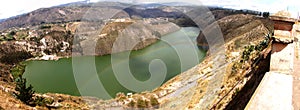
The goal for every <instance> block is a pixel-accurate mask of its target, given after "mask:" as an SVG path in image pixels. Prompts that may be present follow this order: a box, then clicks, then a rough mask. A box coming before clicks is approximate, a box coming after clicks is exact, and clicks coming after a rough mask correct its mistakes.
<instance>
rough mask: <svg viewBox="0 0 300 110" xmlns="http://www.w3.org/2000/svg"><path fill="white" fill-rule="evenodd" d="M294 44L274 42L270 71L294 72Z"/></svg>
mask: <svg viewBox="0 0 300 110" xmlns="http://www.w3.org/2000/svg"><path fill="white" fill-rule="evenodd" d="M293 63H294V44H293V43H291V44H282V43H274V44H273V48H272V55H271V62H270V71H273V72H277V73H285V74H291V73H293Z"/></svg>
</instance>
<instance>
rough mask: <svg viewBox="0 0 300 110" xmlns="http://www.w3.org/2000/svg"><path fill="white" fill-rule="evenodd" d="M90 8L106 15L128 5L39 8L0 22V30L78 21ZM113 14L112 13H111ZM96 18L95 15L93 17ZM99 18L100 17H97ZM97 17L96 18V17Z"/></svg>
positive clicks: (88, 4) (68, 5)
mask: <svg viewBox="0 0 300 110" xmlns="http://www.w3.org/2000/svg"><path fill="white" fill-rule="evenodd" d="M91 7H97V11H99V12H105V13H106V14H111V13H109V12H110V11H112V10H120V11H121V10H122V9H123V8H125V7H128V4H125V3H117V2H101V3H94V4H90V3H86V2H74V3H69V4H63V5H59V6H54V7H50V8H41V9H37V10H35V11H32V12H29V13H25V14H22V15H18V16H15V17H11V18H8V19H5V20H3V21H2V22H0V30H3V29H6V28H11V27H24V26H31V25H38V24H44V23H64V22H71V21H80V20H82V18H83V16H84V15H85V14H86V12H87V11H88V10H89V9H91ZM112 13H113V12H112ZM93 16H96V15H93ZM98 16H99V17H101V16H100V15H98ZM98 16H97V17H98Z"/></svg>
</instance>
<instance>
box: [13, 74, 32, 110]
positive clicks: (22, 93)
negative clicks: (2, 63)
mask: <svg viewBox="0 0 300 110" xmlns="http://www.w3.org/2000/svg"><path fill="white" fill-rule="evenodd" d="M15 90H16V91H18V92H19V93H15V95H16V96H17V98H18V99H20V100H21V101H22V102H24V103H26V104H28V105H29V104H30V102H31V101H32V100H33V99H32V97H33V94H34V92H35V91H34V90H33V87H32V85H29V87H27V86H26V79H25V78H23V77H22V76H19V78H18V79H17V84H16V88H15Z"/></svg>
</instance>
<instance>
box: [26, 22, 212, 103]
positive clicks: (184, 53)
mask: <svg viewBox="0 0 300 110" xmlns="http://www.w3.org/2000/svg"><path fill="white" fill-rule="evenodd" d="M198 34H199V29H198V28H195V27H183V28H181V30H180V31H177V32H174V33H170V34H168V35H165V36H163V37H162V38H161V39H162V40H159V41H158V42H156V43H154V44H152V45H150V46H148V47H146V48H144V49H141V50H137V51H131V52H130V56H129V60H128V61H129V65H128V66H129V68H130V71H131V73H132V75H133V76H134V77H135V78H136V79H137V80H138V81H147V80H148V79H149V78H150V77H151V74H150V72H149V68H152V71H154V73H159V71H163V69H162V68H163V67H166V77H165V78H164V81H163V82H166V81H168V80H169V79H171V78H172V77H174V76H176V75H178V74H179V73H181V72H183V71H185V70H187V69H189V68H191V67H193V66H195V65H196V64H198V63H199V62H201V61H202V59H203V58H204V57H205V53H206V51H204V50H201V49H198V47H197V46H196V37H197V36H198ZM186 38H188V39H186ZM191 43H192V45H191ZM195 50H196V51H195ZM125 53H126V52H122V53H118V54H117V56H118V57H114V58H115V60H114V64H113V65H114V66H115V68H117V69H120V70H117V71H122V67H121V65H124V64H125V65H126V64H127V63H126V60H124V58H123V57H122V55H123V54H125ZM178 53H181V54H178ZM193 53H195V55H196V57H195V55H194V56H193V55H191V54H193ZM179 56H181V58H180V57H179ZM111 57H112V55H105V56H95V57H94V56H84V57H76V58H75V59H77V60H76V62H75V63H74V62H72V58H62V59H60V60H58V61H28V62H27V63H26V65H27V66H26V70H25V73H24V77H25V78H26V79H27V82H28V83H29V84H31V85H32V86H33V87H34V90H35V91H36V92H40V93H47V92H51V93H64V94H70V95H76V96H79V95H81V94H80V92H79V90H78V88H80V89H82V88H84V87H85V86H90V85H92V86H94V87H97V84H95V83H91V80H92V79H94V78H97V79H99V80H100V81H101V83H102V85H103V87H104V88H105V91H107V93H108V94H109V95H110V96H111V97H114V96H115V94H116V93H118V92H124V93H128V92H136V91H132V90H130V89H128V88H126V87H124V86H122V84H120V82H119V81H118V80H117V78H116V76H115V74H114V73H113V72H114V71H113V68H112V64H111V62H112V61H111ZM157 59H159V60H160V61H161V62H163V63H164V65H160V64H159V63H154V64H156V65H154V66H152V67H149V64H150V63H151V62H152V61H154V60H157ZM73 60H74V59H73ZM90 60H94V63H91V62H90ZM72 64H73V65H72ZM74 65H76V66H74ZM93 65H95V66H94V67H93ZM119 66H120V67H119ZM74 68H75V69H74ZM93 68H96V69H95V71H96V72H97V74H96V75H92V74H91V73H92V72H93ZM74 70H76V71H77V72H78V71H79V72H80V73H79V74H81V75H79V76H80V77H82V78H84V80H83V81H81V83H82V82H83V83H84V84H80V87H77V86H78V85H77V86H76V82H75V79H76V78H74ZM155 71H158V72H155ZM125 75H126V74H125ZM77 76H78V75H77ZM124 80H127V79H124ZM128 80H131V79H128ZM158 86H159V85H158ZM138 87H139V86H137V88H138ZM140 87H141V88H145V87H146V88H147V85H144V86H140ZM149 87H150V86H149ZM156 87H157V86H156ZM154 88H155V87H150V88H148V89H146V90H148V91H150V90H152V89H154ZM142 90H144V89H142ZM83 91H85V94H84V95H85V96H96V97H99V98H102V99H109V97H107V96H105V94H104V93H101V92H99V91H96V90H93V89H92V88H87V89H86V90H83Z"/></svg>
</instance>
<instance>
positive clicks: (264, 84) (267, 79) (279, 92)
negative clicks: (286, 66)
mask: <svg viewBox="0 0 300 110" xmlns="http://www.w3.org/2000/svg"><path fill="white" fill-rule="evenodd" d="M292 94H293V77H292V76H291V75H286V74H279V73H276V72H268V73H266V74H265V76H264V78H263V79H262V81H261V83H260V84H259V86H258V88H257V89H256V91H255V93H254V94H253V96H252V97H251V99H250V101H249V103H248V104H247V106H246V108H245V109H246V110H292V109H293V106H292Z"/></svg>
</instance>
